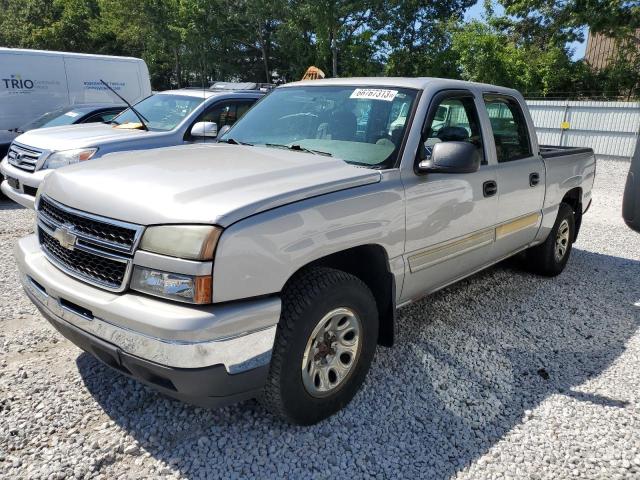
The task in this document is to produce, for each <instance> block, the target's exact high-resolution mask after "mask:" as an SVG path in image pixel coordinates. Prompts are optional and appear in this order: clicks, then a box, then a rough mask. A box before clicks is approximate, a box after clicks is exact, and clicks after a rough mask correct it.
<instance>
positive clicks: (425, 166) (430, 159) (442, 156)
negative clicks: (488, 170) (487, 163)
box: [418, 142, 480, 173]
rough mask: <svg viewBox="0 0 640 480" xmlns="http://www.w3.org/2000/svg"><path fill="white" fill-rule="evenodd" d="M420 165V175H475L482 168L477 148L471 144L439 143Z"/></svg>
mask: <svg viewBox="0 0 640 480" xmlns="http://www.w3.org/2000/svg"><path fill="white" fill-rule="evenodd" d="M429 148H431V149H432V150H431V155H430V156H427V158H425V159H424V160H421V161H420V163H419V164H418V173H473V172H477V171H478V169H479V168H480V156H479V155H478V151H477V149H476V146H475V145H473V144H472V143H469V142H439V143H436V144H435V145H433V147H426V149H427V151H428V149H429Z"/></svg>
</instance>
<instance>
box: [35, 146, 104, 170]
mask: <svg viewBox="0 0 640 480" xmlns="http://www.w3.org/2000/svg"><path fill="white" fill-rule="evenodd" d="M97 151H98V149H97V148H75V149H73V150H61V151H59V152H54V153H52V154H51V155H49V158H47V161H46V162H45V164H44V168H60V167H64V166H66V165H71V164H74V163H79V162H84V161H85V160H89V159H91V157H93V156H94V155H95V153H96V152H97Z"/></svg>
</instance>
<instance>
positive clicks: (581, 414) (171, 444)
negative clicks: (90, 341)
mask: <svg viewBox="0 0 640 480" xmlns="http://www.w3.org/2000/svg"><path fill="white" fill-rule="evenodd" d="M627 169H628V163H625V162H615V161H602V162H600V163H599V164H598V169H597V178H596V185H595V189H594V204H593V206H592V207H591V209H590V211H589V212H588V213H587V215H586V216H585V219H584V223H583V227H582V231H581V234H580V238H579V240H578V242H577V243H576V244H575V245H574V250H573V253H572V258H571V259H570V261H569V265H568V267H567V269H566V271H565V272H564V273H563V274H562V275H561V276H559V277H557V278H554V279H548V278H541V277H536V276H533V275H531V274H528V273H526V272H522V271H520V270H518V269H517V265H515V264H514V263H513V262H507V263H506V264H501V265H498V266H496V267H494V268H492V269H490V270H488V271H486V272H483V273H481V274H478V275H475V276H473V277H471V278H470V279H468V280H465V281H463V282H461V283H459V284H457V285H455V286H453V287H450V288H447V289H446V290H444V291H441V292H439V293H437V294H435V295H433V296H431V297H429V298H427V299H425V300H423V301H421V302H419V303H416V304H414V305H411V306H409V307H407V308H404V309H402V310H401V311H400V315H399V325H400V332H399V338H398V340H397V345H396V346H395V347H394V348H393V349H386V348H379V350H378V353H377V356H376V359H375V361H374V364H373V366H372V369H371V371H370V373H369V375H368V377H367V381H366V384H365V386H364V388H363V390H362V391H361V392H360V393H358V394H357V396H356V398H355V400H354V401H353V402H352V403H351V404H350V405H349V406H348V407H347V408H346V409H345V410H343V411H341V412H340V413H338V414H337V415H335V416H334V417H332V418H330V419H329V420H328V421H325V422H322V423H320V424H318V425H315V426H313V427H304V428H303V427H292V426H290V425H287V424H283V423H282V422H280V421H279V420H277V419H275V418H273V417H272V416H270V415H269V414H268V413H267V412H266V411H265V410H264V409H263V408H262V407H261V406H260V405H259V404H258V403H257V402H255V401H248V402H245V403H242V404H239V405H236V406H232V407H228V408H225V409H221V410H217V411H209V410H204V409H200V408H194V407H191V406H188V405H185V404H182V403H179V402H177V401H173V400H169V399H166V398H164V397H162V396H160V395H158V394H156V393H155V392H154V391H153V390H151V389H149V388H146V387H144V386H141V385H140V384H138V383H136V382H135V381H132V380H128V379H127V378H125V377H123V376H121V375H120V374H118V373H115V372H113V371H111V370H109V369H108V368H107V367H104V366H102V365H101V364H100V363H98V361H97V360H95V359H94V358H93V357H91V356H89V355H87V354H85V353H83V352H81V351H80V350H79V349H77V348H76V347H75V346H73V345H72V344H71V343H70V342H68V341H66V340H65V339H64V338H62V337H61V336H59V335H58V334H57V333H56V332H55V331H54V330H53V328H52V327H50V326H49V325H48V324H47V323H46V322H45V321H44V320H43V318H42V317H41V316H40V315H39V314H38V313H37V311H36V310H35V307H33V306H32V304H31V303H30V302H29V301H28V300H27V297H26V296H25V295H24V293H23V292H22V290H21V287H20V286H19V283H18V279H17V271H16V267H15V263H14V261H13V257H12V248H13V244H14V242H15V241H16V239H17V238H19V237H21V236H23V235H25V234H27V233H29V232H30V231H32V229H33V221H34V219H33V214H32V212H30V211H28V210H25V209H22V208H19V207H17V206H15V205H14V204H11V203H9V202H7V201H6V200H5V201H3V202H0V312H1V319H0V320H1V322H2V324H1V326H0V476H4V477H6V478H73V477H74V476H75V478H88V477H91V478H105V479H113V478H145V477H149V478H157V477H159V476H168V477H176V478H178V477H179V478H236V477H258V478H283V477H288V478H295V479H297V478H344V477H347V478H349V477H354V478H398V477H406V478H437V479H439V478H451V477H454V478H460V479H463V478H464V479H478V478H532V479H534V478H536V479H542V478H554V479H556V478H602V479H616V478H638V477H640V438H639V436H638V432H639V431H640V374H639V372H640V334H639V333H638V326H639V324H640V235H639V234H637V233H634V232H632V231H631V230H629V229H628V228H627V227H626V226H625V225H624V223H623V221H622V219H621V218H620V208H621V198H622V190H623V188H624V180H625V176H626V171H627Z"/></svg>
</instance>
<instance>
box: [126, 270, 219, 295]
mask: <svg viewBox="0 0 640 480" xmlns="http://www.w3.org/2000/svg"><path fill="white" fill-rule="evenodd" d="M131 288H132V289H133V290H137V291H139V292H143V293H148V294H149V295H155V296H157V297H162V298H167V299H169V300H176V301H178V302H187V303H198V304H203V303H211V291H212V277H211V275H204V276H191V275H182V274H179V273H170V272H163V271H161V270H153V269H150V268H146V267H140V266H137V265H136V266H134V269H133V275H132V277H131Z"/></svg>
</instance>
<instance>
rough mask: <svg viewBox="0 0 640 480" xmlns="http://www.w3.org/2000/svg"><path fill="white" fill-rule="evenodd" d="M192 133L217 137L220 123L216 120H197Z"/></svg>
mask: <svg viewBox="0 0 640 480" xmlns="http://www.w3.org/2000/svg"><path fill="white" fill-rule="evenodd" d="M190 135H191V136H192V137H199V138H204V137H206V138H215V137H217V136H218V125H217V124H216V122H196V123H195V124H194V125H193V127H191V132H190Z"/></svg>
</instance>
